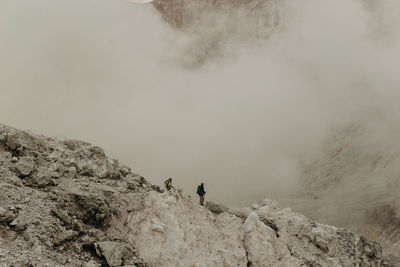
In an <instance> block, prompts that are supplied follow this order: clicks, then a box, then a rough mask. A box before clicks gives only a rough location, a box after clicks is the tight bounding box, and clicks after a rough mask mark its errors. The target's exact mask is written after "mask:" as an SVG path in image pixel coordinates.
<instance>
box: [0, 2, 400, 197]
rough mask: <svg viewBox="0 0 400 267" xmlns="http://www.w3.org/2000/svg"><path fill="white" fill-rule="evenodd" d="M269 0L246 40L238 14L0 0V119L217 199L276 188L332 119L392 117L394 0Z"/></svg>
mask: <svg viewBox="0 0 400 267" xmlns="http://www.w3.org/2000/svg"><path fill="white" fill-rule="evenodd" d="M278 5H282V9H279V12H280V16H279V18H280V21H279V27H277V28H276V30H272V31H270V32H269V33H268V36H262V37H260V38H257V37H255V36H258V35H257V33H254V35H252V34H249V31H253V30H256V29H258V28H254V27H250V26H251V24H250V22H249V24H246V21H247V20H248V17H247V16H244V17H241V19H240V20H237V21H236V20H235V21H236V22H234V21H228V22H226V21H224V20H221V21H219V20H216V21H213V23H215V28H216V29H220V31H218V32H217V33H215V31H210V27H202V26H204V25H198V27H196V30H193V28H191V30H190V32H185V31H179V30H177V29H175V28H173V27H171V26H170V25H169V24H168V23H166V22H165V21H163V20H162V18H161V16H160V15H159V14H158V12H157V11H156V10H155V9H154V8H153V6H152V5H151V4H145V5H140V4H133V3H131V2H128V1H117V0H112V1H111V0H110V1H94V0H80V1H75V0H36V1H29V0H13V1H11V0H0V92H1V97H0V118H1V120H0V121H1V122H2V123H4V124H8V125H11V126H15V127H18V128H23V129H29V130H32V131H34V132H36V133H43V134H47V135H51V136H56V137H65V138H76V139H83V140H87V141H90V142H91V143H94V144H96V145H99V146H101V147H103V148H105V150H106V152H107V153H108V154H109V155H111V156H112V157H115V158H118V159H120V161H122V162H124V163H126V164H127V165H129V166H131V167H132V169H133V170H134V171H135V172H137V173H140V174H141V175H143V176H145V177H146V178H148V179H149V180H150V181H151V182H152V183H155V184H159V185H162V183H163V181H164V179H166V178H167V177H172V178H173V179H174V181H173V182H174V184H176V185H178V186H179V187H182V188H184V189H185V192H187V193H189V194H192V195H194V193H195V190H196V186H197V184H199V183H200V182H204V183H205V185H206V191H207V197H209V198H212V199H218V200H220V201H222V202H225V203H227V204H230V205H242V204H247V203H249V202H251V201H254V200H259V199H261V198H264V197H267V196H269V197H278V196H279V195H281V194H284V193H286V192H290V191H291V190H292V189H293V188H294V187H295V186H296V182H297V179H298V177H299V166H298V164H299V162H300V161H302V160H305V159H308V158H310V157H316V156H317V155H318V153H320V149H321V145H322V144H323V142H324V140H326V138H328V137H330V136H331V135H332V134H333V133H334V132H335V131H336V129H339V128H340V127H341V126H342V125H348V123H351V122H352V121H357V120H358V119H359V118H360V117H362V118H365V117H366V116H368V114H369V113H370V112H375V111H379V112H383V113H385V114H387V115H386V116H385V117H388V118H391V120H390V122H389V121H388V123H390V124H392V123H398V120H397V119H395V120H393V116H394V115H395V114H397V113H398V111H399V110H398V104H397V100H398V99H399V95H400V93H399V87H398V86H399V84H400V75H398V70H399V69H400V68H399V67H400V62H399V60H398V58H399V56H400V45H399V36H400V35H399V33H400V23H399V22H400V21H399V20H400V18H399V17H398V16H397V14H399V12H400V3H399V2H398V1H394V0H386V1H384V2H379V1H372V0H371V1H357V0H352V1H349V0H346V1H345V0H335V1H333V0H324V1H321V0H308V1H306V0H300V1H294V0H293V1H289V0H287V1H281V3H279V4H278ZM217 14H218V13H217ZM239 14H240V13H239ZM202 15H203V14H202V13H199V14H196V16H199V17H201V16H202ZM204 15H207V14H204ZM226 15H227V14H226V13H224V14H222V13H221V16H225V17H226ZM252 21H253V20H252ZM223 23H229V27H230V29H234V30H232V31H229V32H228V33H229V34H227V33H226V32H225V33H224V31H223V30H224V27H225V25H226V24H223ZM221 25H222V26H221ZM249 25H250V26H249ZM218 26H219V28H218ZM216 34H217V35H218V34H221V36H219V37H218V38H217V39H218V40H219V41H218V49H215V46H212V45H211V46H209V45H205V44H209V42H208V40H209V39H208V38H215V35H216ZM244 34H245V35H244ZM199 36H200V37H201V39H199ZM242 37H243V38H242ZM200 40H201V41H200ZM199 51H201V54H202V56H201V57H202V58H201V59H202V60H201V61H199V62H198V61H197V60H198V58H199ZM194 63H195V64H194ZM392 114H393V116H391V115H392ZM393 121H395V122H393ZM382 123H383V124H384V122H382ZM379 127H381V126H379ZM389 129H390V127H389ZM389 129H388V132H390V130H389ZM375 130H376V129H375ZM375 130H372V129H371V133H374V132H376V131H375ZM388 132H386V133H388ZM386 133H382V131H379V134H380V136H382V138H384V136H385V134H386ZM375 138H376V137H375Z"/></svg>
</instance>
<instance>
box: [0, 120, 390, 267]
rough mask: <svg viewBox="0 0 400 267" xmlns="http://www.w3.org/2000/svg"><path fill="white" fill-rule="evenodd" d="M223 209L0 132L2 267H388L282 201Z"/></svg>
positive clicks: (89, 154) (67, 147)
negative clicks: (282, 206)
mask: <svg viewBox="0 0 400 267" xmlns="http://www.w3.org/2000/svg"><path fill="white" fill-rule="evenodd" d="M214 204H215V203H214ZM216 207H217V204H215V205H214V206H213V209H214V212H212V211H210V210H209V209H208V208H207V207H202V206H199V205H197V204H193V203H192V202H191V201H190V198H189V197H188V196H186V195H185V194H184V193H183V192H182V191H181V190H179V189H178V190H174V191H172V192H162V190H160V188H159V187H157V186H154V185H151V184H149V183H148V182H147V181H146V180H145V179H144V178H143V177H141V176H139V175H137V174H134V173H133V172H132V171H131V169H130V168H129V167H127V166H124V165H123V164H121V163H119V162H118V161H117V160H114V159H110V158H108V157H107V156H106V155H105V153H104V151H103V150H102V149H101V148H99V147H96V146H93V145H91V144H89V143H86V142H81V141H75V140H56V139H52V138H48V137H44V136H38V135H34V134H30V133H27V132H24V131H19V130H16V129H13V128H10V127H7V126H4V125H0V266H87V267H89V266H90V267H94V266H384V265H385V263H384V261H383V259H382V249H381V247H380V245H379V244H378V243H376V242H371V241H369V240H367V239H365V238H364V237H362V236H360V235H357V234H353V233H351V232H348V231H346V230H344V229H339V228H335V227H332V226H327V225H322V224H318V223H316V222H313V221H311V220H309V219H307V218H306V217H304V216H302V215H300V214H296V213H293V212H292V211H291V210H290V209H280V208H279V207H278V205H277V204H276V203H275V202H274V201H271V200H264V201H263V202H262V203H259V204H257V205H253V207H252V208H243V209H237V210H236V209H228V208H225V207H223V206H218V207H219V209H218V212H215V208H216ZM221 207H222V208H221Z"/></svg>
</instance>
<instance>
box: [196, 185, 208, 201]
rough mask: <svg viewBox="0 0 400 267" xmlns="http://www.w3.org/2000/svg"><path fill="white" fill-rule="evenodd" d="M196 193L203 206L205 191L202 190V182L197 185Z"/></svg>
mask: <svg viewBox="0 0 400 267" xmlns="http://www.w3.org/2000/svg"><path fill="white" fill-rule="evenodd" d="M197 194H198V195H199V197H200V205H202V206H204V195H205V194H206V191H204V184H203V183H201V185H199V186H198V187H197Z"/></svg>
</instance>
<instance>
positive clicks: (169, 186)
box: [164, 178, 174, 191]
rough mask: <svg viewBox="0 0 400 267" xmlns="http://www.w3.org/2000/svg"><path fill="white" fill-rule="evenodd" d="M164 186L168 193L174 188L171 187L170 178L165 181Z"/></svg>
mask: <svg viewBox="0 0 400 267" xmlns="http://www.w3.org/2000/svg"><path fill="white" fill-rule="evenodd" d="M164 185H165V189H167V190H168V191H171V188H174V187H173V186H172V178H168V179H167V180H165V182H164Z"/></svg>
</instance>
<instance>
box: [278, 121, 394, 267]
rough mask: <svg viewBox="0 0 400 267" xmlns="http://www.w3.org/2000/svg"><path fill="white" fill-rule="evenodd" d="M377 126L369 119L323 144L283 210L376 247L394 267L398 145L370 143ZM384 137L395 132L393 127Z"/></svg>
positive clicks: (387, 142)
mask: <svg viewBox="0 0 400 267" xmlns="http://www.w3.org/2000/svg"><path fill="white" fill-rule="evenodd" d="M381 120H384V118H381V117H380V115H377V114H372V115H370V116H368V121H360V122H359V123H357V124H352V125H349V126H348V127H346V128H344V129H343V130H342V131H340V132H338V133H337V134H335V135H334V136H333V137H332V138H330V139H329V140H327V142H326V143H325V147H324V153H323V154H322V155H319V157H318V159H316V160H315V161H311V162H309V163H308V164H305V165H304V166H303V174H302V177H301V179H300V181H301V182H300V184H299V185H298V186H297V190H298V191H297V192H296V194H295V195H294V196H292V198H290V200H289V201H287V202H284V204H285V205H288V206H290V207H292V208H293V209H294V210H296V211H299V212H301V213H303V214H305V215H306V216H309V217H310V218H312V219H315V220H319V221H322V222H323V223H329V224H334V225H338V226H341V227H346V228H348V229H350V230H352V231H357V232H360V233H363V234H364V235H365V236H367V237H368V238H370V239H373V240H377V241H379V242H380V243H381V244H382V246H383V248H384V256H385V258H387V259H389V262H390V263H391V264H395V265H396V266H400V265H399V264H400V201H399V191H400V179H399V175H398V173H399V166H400V154H399V151H398V147H399V145H398V139H397V138H393V139H389V140H385V141H382V140H380V139H379V140H374V139H372V140H371V135H373V136H376V135H377V134H376V128H382V126H381V125H380V124H379V121H381ZM371 131H373V134H370V132H371ZM386 131H387V132H391V134H393V136H397V135H398V134H399V132H400V130H399V129H398V127H397V125H396V126H393V127H392V128H391V129H390V131H389V130H387V129H386ZM393 140H394V141H393ZM348 214H351V216H348Z"/></svg>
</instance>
